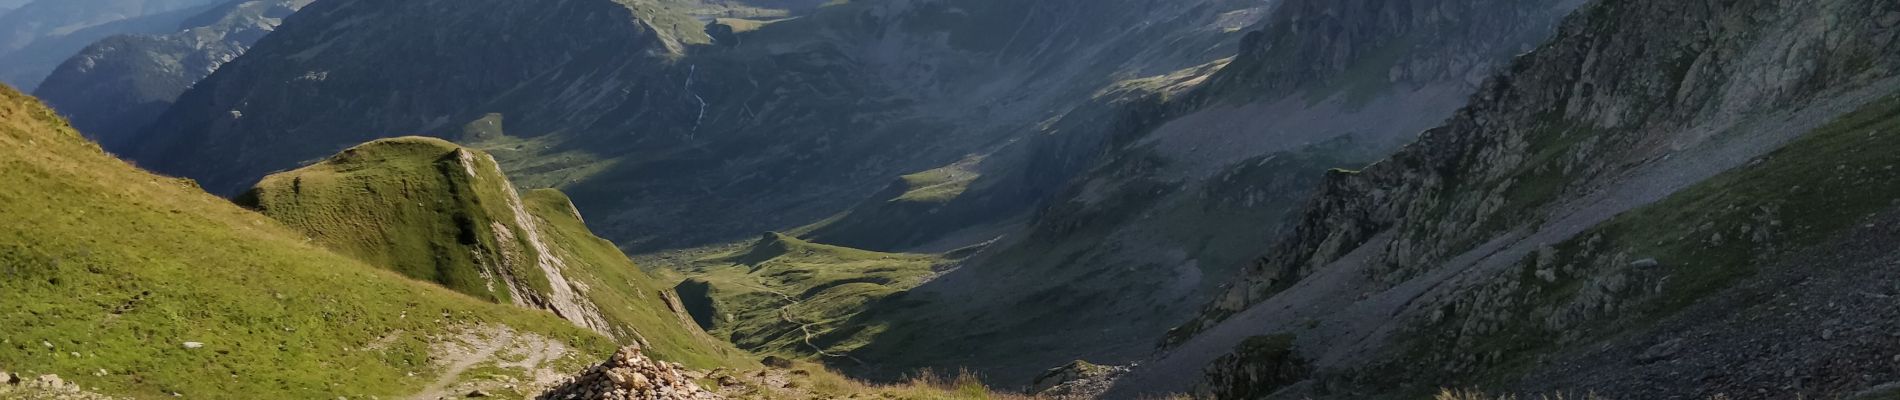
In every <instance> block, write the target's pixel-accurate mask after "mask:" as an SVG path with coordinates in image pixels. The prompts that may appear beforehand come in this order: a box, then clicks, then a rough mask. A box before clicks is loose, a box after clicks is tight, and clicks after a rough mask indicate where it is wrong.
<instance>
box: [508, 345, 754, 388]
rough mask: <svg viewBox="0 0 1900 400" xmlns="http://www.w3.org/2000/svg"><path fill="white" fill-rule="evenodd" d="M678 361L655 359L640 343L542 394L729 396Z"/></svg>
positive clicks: (622, 350) (624, 349) (621, 350)
mask: <svg viewBox="0 0 1900 400" xmlns="http://www.w3.org/2000/svg"><path fill="white" fill-rule="evenodd" d="M689 372H690V371H688V370H687V369H686V368H685V367H683V366H680V365H679V364H678V363H668V362H660V361H654V360H653V359H649V358H647V357H646V356H645V355H643V354H640V347H639V346H628V347H625V348H622V349H620V351H618V352H615V353H614V355H613V358H611V359H608V360H607V362H606V363H603V364H600V365H596V366H593V367H591V368H588V369H587V371H584V372H582V373H581V374H580V375H577V376H575V377H573V378H569V379H567V380H564V381H562V382H561V383H559V384H557V385H555V386H554V388H553V389H550V390H548V391H547V392H546V393H542V394H541V395H540V396H538V397H536V399H541V400H596V399H598V400H635V399H638V400H682V399H693V400H708V399H724V398H725V397H723V396H720V395H718V394H715V393H713V392H710V391H707V390H705V389H701V388H700V387H699V384H697V383H694V382H693V380H692V379H690V378H689V377H688V376H687V374H688V373H689Z"/></svg>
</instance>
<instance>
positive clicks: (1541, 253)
mask: <svg viewBox="0 0 1900 400" xmlns="http://www.w3.org/2000/svg"><path fill="white" fill-rule="evenodd" d="M1889 15H1900V14H1894V5H1892V4H1890V3H1883V2H1877V1H1853V0H1846V1H1830V0H1819V1H1804V2H1793V3H1790V2H1771V1H1739V2H1729V3H1722V4H1713V3H1704V2H1695V1H1599V2H1596V3H1593V4H1591V5H1589V6H1586V7H1585V8H1583V9H1582V10H1581V11H1579V12H1578V14H1577V15H1576V16H1574V17H1572V18H1571V19H1569V20H1567V21H1566V22H1565V24H1564V25H1563V27H1562V29H1560V32H1559V36H1558V38H1556V39H1555V40H1554V41H1552V42H1550V43H1548V44H1546V45H1544V46H1542V47H1540V48H1539V49H1538V50H1537V51H1535V52H1532V53H1530V54H1528V55H1526V56H1523V57H1520V58H1519V59H1518V60H1517V61H1515V62H1514V63H1513V64H1512V66H1511V67H1510V68H1508V69H1506V70H1504V72H1503V73H1502V74H1500V75H1499V76H1497V77H1495V78H1493V79H1492V80H1490V81H1488V82H1487V83H1486V84H1485V85H1484V86H1483V88H1482V89H1481V90H1480V91H1479V92H1478V94H1477V95H1476V96H1474V98H1473V100H1472V103H1471V104H1470V105H1469V106H1467V107H1466V108H1464V109H1463V110H1460V111H1459V112H1458V113H1457V115H1456V116H1455V117H1453V118H1452V119H1451V120H1449V121H1447V122H1446V124H1445V125H1444V126H1442V127H1439V128H1436V129H1433V130H1430V131H1427V132H1426V133H1425V134H1424V135H1422V136H1421V137H1420V138H1419V140H1418V141H1417V142H1415V143H1413V144H1411V145H1409V146H1407V147H1406V148H1405V149H1404V150H1402V151H1400V152H1399V153H1398V154H1396V155H1394V156H1393V157H1390V158H1388V159H1386V160H1384V161H1381V162H1379V163H1377V164H1374V165H1372V166H1370V167H1367V168H1366V169H1365V170H1363V171H1356V172H1355V171H1340V172H1336V173H1334V174H1332V176H1330V177H1329V178H1328V182H1327V184H1326V185H1325V186H1324V188H1322V189H1321V192H1320V193H1319V194H1318V195H1317V196H1316V197H1315V199H1314V200H1313V201H1312V203H1311V204H1310V205H1309V206H1308V209H1307V211H1306V212H1305V213H1304V215H1303V216H1302V217H1300V218H1299V219H1298V225H1297V226H1296V228H1295V230H1294V232H1293V233H1292V234H1290V235H1289V236H1288V237H1287V238H1286V239H1284V240H1282V241H1280V242H1279V244H1277V245H1275V246H1274V247H1273V250H1274V251H1273V252H1272V253H1270V254H1269V255H1268V256H1267V257H1266V258H1265V259H1263V260H1262V261H1261V262H1260V263H1259V264H1258V265H1256V266H1255V267H1254V268H1253V269H1251V270H1249V271H1247V273H1246V274H1245V275H1244V277H1245V280H1246V282H1245V283H1244V284H1241V285H1238V286H1237V287H1236V289H1235V290H1234V291H1231V292H1230V293H1229V294H1228V295H1227V296H1225V297H1223V299H1222V300H1221V301H1220V302H1218V303H1216V304H1215V305H1213V306H1212V307H1211V308H1210V310H1209V311H1208V312H1207V313H1206V314H1205V315H1204V316H1203V318H1202V319H1200V320H1198V321H1197V322H1195V323H1194V324H1191V325H1190V326H1189V327H1188V329H1186V331H1188V332H1202V333H1201V334H1200V335H1198V336H1196V337H1194V338H1193V339H1191V340H1188V341H1187V342H1186V343H1185V344H1184V345H1183V346H1182V347H1180V348H1177V349H1176V350H1175V351H1174V352H1173V353H1171V354H1170V355H1168V356H1165V357H1163V358H1162V361H1161V362H1158V363H1156V364H1153V365H1158V366H1159V367H1158V368H1156V369H1154V371H1161V370H1166V369H1167V368H1168V367H1169V366H1171V365H1179V364H1178V363H1186V364H1194V363H1204V362H1205V361H1202V360H1206V359H1207V357H1208V355H1209V354H1213V353H1218V352H1220V351H1222V350H1219V349H1221V348H1224V347H1231V346H1232V343H1234V342H1235V341H1236V340H1237V339H1236V336H1238V335H1245V334H1247V333H1246V332H1256V334H1257V333H1259V332H1274V331H1290V330H1295V329H1299V328H1296V327H1294V326H1292V324H1289V323H1287V322H1285V321H1288V320H1297V319H1299V318H1314V321H1313V323H1312V324H1311V325H1310V327H1309V328H1307V329H1316V330H1319V331H1320V332H1321V334H1316V335H1309V334H1302V335H1301V340H1302V344H1303V345H1306V346H1305V348H1307V349H1309V351H1310V352H1311V353H1314V354H1315V355H1316V356H1317V357H1316V358H1317V359H1318V360H1320V365H1321V366H1322V367H1326V368H1359V367H1365V366H1368V365H1383V366H1386V367H1390V369H1381V371H1400V370H1404V371H1409V372H1405V374H1408V375H1404V376H1409V377H1414V379H1418V377H1425V378H1422V379H1418V380H1416V381H1412V380H1410V379H1400V380H1398V382H1396V383H1395V382H1385V383H1382V385H1399V386H1403V385H1405V384H1406V383H1405V382H1418V383H1427V382H1429V383H1428V384H1443V383H1444V382H1446V380H1445V379H1464V378H1460V377H1469V376H1470V375H1466V374H1471V373H1479V372H1482V371H1486V370H1487V368H1491V367H1496V366H1500V365H1507V364H1509V363H1511V362H1514V361H1522V360H1524V359H1525V358H1526V357H1532V356H1534V355H1535V354H1537V353H1536V350H1537V349H1540V348H1542V347H1539V346H1544V345H1551V344H1559V345H1561V344H1574V343H1575V341H1576V340H1579V339H1582V338H1585V337H1588V336H1586V335H1582V334H1581V332H1579V331H1577V329H1581V328H1582V327H1584V326H1586V325H1590V324H1594V323H1601V322H1607V321H1605V320H1604V319H1608V321H1617V320H1618V319H1617V318H1619V317H1622V318H1630V317H1628V316H1624V315H1622V314H1621V313H1620V312H1619V311H1620V310H1626V309H1631V307H1635V306H1636V305H1638V304H1651V305H1653V303H1647V300H1640V299H1657V298H1658V297H1653V295H1639V294H1636V293H1635V292H1641V291H1644V290H1648V289H1644V288H1664V287H1667V288H1669V289H1667V290H1670V291H1676V290H1689V291H1690V292H1691V293H1694V292H1697V291H1700V290H1707V289H1708V288H1709V287H1708V286H1705V285H1709V282H1710V281H1707V280H1703V279H1702V278H1700V277H1698V278H1685V279H1691V281H1692V282H1697V283H1675V284H1664V281H1650V280H1646V279H1645V278H1641V277H1639V276H1631V275H1629V274H1628V273H1627V272H1628V270H1629V269H1630V268H1639V269H1640V268H1647V267H1651V266H1655V265H1657V264H1659V263H1658V262H1656V261H1654V260H1643V259H1641V257H1642V256H1640V255H1637V254H1634V253H1632V252H1629V250H1632V249H1630V248H1624V249H1622V250H1610V249H1606V248H1604V246H1606V245H1608V243H1607V242H1602V240H1604V239H1601V238H1599V237H1598V236H1578V235H1579V234H1580V233H1581V232H1585V231H1586V230H1587V229H1591V228H1592V227H1595V226H1599V224H1602V223H1604V222H1606V221H1610V220H1611V218H1612V217H1614V216H1616V215H1617V214H1619V213H1623V212H1625V211H1629V210H1632V209H1636V208H1637V207H1641V206H1644V205H1648V204H1650V203H1652V202H1656V201H1658V200H1660V199H1663V198H1664V197H1665V196H1669V195H1670V194H1672V193H1677V192H1678V191H1681V190H1683V189H1684V188H1687V187H1689V186H1690V185H1692V184H1695V183H1697V182H1700V181H1702V180H1704V179H1708V178H1709V177H1711V176H1715V175H1716V174H1718V173H1721V172H1722V171H1724V170H1727V169H1729V168H1733V167H1736V166H1740V165H1743V164H1744V163H1747V162H1748V161H1749V160H1750V159H1752V158H1754V157H1757V156H1759V155H1762V154H1765V153H1767V152H1768V151H1770V150H1773V149H1775V148H1777V147H1779V146H1781V145H1782V144H1783V143H1786V142H1787V141H1788V140H1789V139H1790V138H1792V137H1795V136H1798V135H1801V134H1803V133H1806V132H1809V131H1810V130H1813V129H1815V128H1816V127H1819V126H1821V124H1822V123H1823V122H1826V121H1828V120H1830V119H1833V118H1835V117H1836V116H1839V115H1842V114H1843V113H1846V112H1847V111H1851V110H1855V109H1859V108H1861V105H1862V104H1866V103H1867V102H1869V101H1871V100H1873V99H1875V98H1877V97H1878V96H1880V95H1882V94H1884V93H1888V92H1890V91H1891V90H1892V89H1893V82H1892V79H1891V78H1890V77H1891V76H1892V75H1893V74H1894V66H1895V64H1896V62H1900V60H1896V59H1895V58H1896V57H1894V56H1893V55H1894V54H1896V53H1895V51H1894V50H1895V48H1894V46H1895V43H1894V42H1895V34H1896V33H1895V26H1894V25H1895V23H1893V22H1891V21H1900V17H1895V18H1893V19H1891V20H1889V19H1884V17H1882V16H1889ZM1850 38H1851V39H1850ZM1681 206H1683V207H1696V206H1689V205H1686V204H1682V205H1681ZM1572 240H1575V241H1574V242H1571V241H1572ZM1558 243H1569V244H1566V245H1563V246H1558V248H1551V247H1546V246H1552V245H1555V244H1558ZM1612 248H1614V247H1612ZM1559 249H1562V250H1559ZM1579 255H1581V256H1582V257H1584V258H1586V259H1595V261H1592V262H1586V263H1585V265H1594V267H1577V266H1575V265H1574V264H1568V263H1569V262H1570V261H1574V259H1571V258H1570V257H1577V256H1579ZM1514 266H1515V267H1522V269H1518V268H1512V267H1514ZM1578 268H1581V270H1582V271H1592V272H1586V273H1581V274H1578V271H1579V269H1578ZM1652 278H1654V277H1652ZM1535 280H1542V281H1543V282H1544V283H1538V284H1532V283H1531V282H1534V281H1535ZM1558 282H1563V283H1558ZM1717 282H1719V281H1717ZM1551 283H1558V284H1557V285H1558V287H1567V288H1570V289H1566V290H1554V291H1553V290H1546V289H1548V286H1545V285H1546V284H1551ZM1568 285H1576V286H1568ZM1657 285H1662V286H1657ZM1714 285H1715V287H1720V286H1721V285H1722V284H1720V283H1717V284H1714ZM1678 286H1682V287H1678ZM1579 287H1580V288H1581V289H1578V288H1579ZM1540 288H1542V289H1540ZM1695 288H1701V289H1695ZM1571 289H1574V290H1571ZM1632 291H1635V292H1632ZM1677 295H1682V293H1679V292H1678V293H1677ZM1526 296H1528V297H1526ZM1660 298H1665V299H1666V298H1670V297H1669V296H1663V297H1660ZM1672 301H1673V302H1677V303H1680V302H1682V301H1693V297H1689V298H1687V299H1686V300H1685V298H1682V297H1675V300H1672ZM1551 304H1554V305H1551ZM1526 307H1529V308H1528V309H1526ZM1302 309H1311V311H1305V310H1302ZM1636 309H1639V310H1641V309H1644V308H1640V307H1639V308H1636ZM1667 310H1668V308H1667V307H1664V308H1661V309H1656V310H1651V311H1652V312H1655V313H1654V314H1647V315H1649V316H1650V317H1656V316H1659V315H1667ZM1223 320H1224V321H1226V322H1225V323H1219V321H1223ZM1592 321H1595V322H1592ZM1408 327H1412V328H1416V329H1410V328H1408ZM1408 338H1415V339H1417V340H1419V341H1418V342H1412V341H1411V340H1413V339H1408ZM1558 338H1564V339H1558ZM1520 340H1528V342H1522V341H1520ZM1395 344H1398V346H1394V345H1395ZM1394 347H1399V348H1404V349H1410V350H1412V351H1414V352H1411V353H1402V352H1395V351H1390V349H1392V348H1394ZM1407 354H1409V355H1407ZM1421 354H1422V355H1421ZM1380 355H1390V356H1392V357H1386V358H1385V361H1377V362H1375V361H1374V360H1378V359H1380ZM1401 355H1405V356H1401ZM1421 360H1430V361H1421ZM1418 362H1436V363H1438V364H1436V365H1435V366H1436V367H1435V368H1428V370H1429V371H1420V370H1419V369H1417V368H1412V367H1415V366H1416V365H1417V364H1416V363H1418ZM1407 363H1411V364H1407ZM1140 372H1141V371H1137V373H1138V374H1139V373H1140ZM1155 375H1166V374H1165V373H1157V374H1155ZM1128 384H1129V385H1130V386H1131V387H1133V386H1141V385H1146V384H1152V381H1149V380H1136V381H1131V382H1128Z"/></svg>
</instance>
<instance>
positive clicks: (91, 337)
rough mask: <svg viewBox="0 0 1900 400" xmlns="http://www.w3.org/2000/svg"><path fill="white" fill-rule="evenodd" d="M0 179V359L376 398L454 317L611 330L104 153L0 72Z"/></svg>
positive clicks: (79, 378)
mask: <svg viewBox="0 0 1900 400" xmlns="http://www.w3.org/2000/svg"><path fill="white" fill-rule="evenodd" d="M0 188H4V190H0V219H4V220H5V221H6V222H5V223H0V368H4V369H7V370H9V371H14V372H17V373H22V374H42V373H56V374H60V375H61V376H63V377H65V378H66V379H68V380H70V381H75V382H77V383H78V384H80V385H81V386H84V387H87V388H92V387H97V388H99V391H101V392H104V393H108V394H117V395H128V396H133V397H140V398H157V397H169V396H171V395H172V393H177V394H180V395H183V396H186V397H193V398H336V397H338V396H348V397H350V398H360V397H366V396H371V395H375V396H382V397H385V398H390V397H399V396H401V395H406V394H408V391H409V390H413V389H414V388H417V387H422V386H426V385H427V384H428V383H429V382H430V381H432V380H433V379H435V376H434V375H436V374H437V373H438V371H435V367H432V366H431V364H430V362H429V360H428V355H429V342H430V340H429V338H431V337H434V336H437V335H441V334H444V333H445V332H448V331H449V330H450V329H451V328H454V327H457V326H461V325H465V324H475V323H488V324H504V325H508V326H512V327H514V328H515V329H517V330H520V331H524V332H533V333H538V334H541V335H545V336H548V337H550V338H555V339H558V340H563V341H566V342H568V343H569V344H570V345H573V346H576V347H577V350H581V351H583V352H589V353H597V354H604V353H605V352H607V351H609V350H610V349H611V348H612V347H613V346H614V344H613V343H610V342H609V341H608V340H607V339H606V338H604V337H601V336H599V335H596V334H594V333H592V332H589V331H586V330H582V329H580V328H576V327H574V326H572V325H570V324H568V323H566V322H565V321H561V320H559V319H557V318H555V317H554V316H553V315H549V314H547V313H544V312H537V311H532V310H527V309H521V308H516V307H511V306H505V305H499V304H493V303H489V302H484V301H481V300H478V299H475V298H471V297H468V296H464V295H461V294H458V293H456V292H453V291H450V290H448V289H444V288H442V287H440V286H436V285H432V284H428V283H425V282H419V281H415V280H411V279H407V278H404V277H403V276H401V275H398V274H396V273H392V272H389V271H386V270H383V269H381V268H377V267H372V266H370V265H368V264H365V263H363V262H361V261H358V260H355V259H352V258H350V257H345V256H342V255H338V254H336V253H332V252H329V251H326V250H324V249H321V248H319V247H317V246H316V245H315V244H313V243H309V240H308V239H307V238H306V237H305V236H303V235H301V234H298V233H294V232H292V231H290V230H288V229H285V228H283V227H282V226H281V225H278V224H277V223H276V222H274V221H271V220H269V219H267V218H265V217H263V216H261V215H258V214H255V213H252V212H249V211H246V210H244V209H242V208H239V207H237V206H234V205H232V204H230V203H228V202H226V201H225V200H224V199H220V198H217V197H214V196H211V195H208V194H205V193H204V192H203V191H201V190H199V189H198V188H197V187H196V186H195V185H193V184H191V183H189V182H185V181H180V180H177V179H171V178H165V177H160V176H156V175H152V174H149V173H146V172H143V171H140V170H138V169H136V168H134V167H132V166H130V165H127V164H125V163H124V162H121V161H119V160H117V159H114V158H112V157H111V156H108V155H106V154H105V153H103V152H101V151H100V150H99V149H98V147H97V146H96V145H94V144H92V143H90V142H87V141H86V140H85V139H82V138H81V137H80V136H79V134H78V133H76V132H74V131H73V130H72V129H71V128H70V127H68V126H67V124H66V123H65V122H64V121H62V120H60V119H59V118H58V117H57V116H55V114H54V113H53V111H51V110H49V109H47V108H45V107H44V106H41V105H40V104H39V103H38V102H37V101H35V100H33V99H31V98H29V97H27V96H25V95H22V94H20V93H18V92H17V91H14V90H13V89H10V88H0ZM186 342H196V343H201V344H202V347H199V348H187V346H185V345H184V343H186ZM372 343H374V344H376V345H375V346H372Z"/></svg>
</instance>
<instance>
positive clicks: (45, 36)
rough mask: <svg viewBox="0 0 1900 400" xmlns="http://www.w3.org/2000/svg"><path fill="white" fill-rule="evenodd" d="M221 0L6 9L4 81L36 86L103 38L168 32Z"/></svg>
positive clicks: (60, 0)
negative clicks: (65, 62)
mask: <svg viewBox="0 0 1900 400" xmlns="http://www.w3.org/2000/svg"><path fill="white" fill-rule="evenodd" d="M217 1H218V0H40V1H34V2H31V3H27V4H24V5H22V6H20V7H19V8H18V9H15V10H13V11H12V12H8V13H5V14H0V65H3V66H5V67H4V68H3V69H0V81H4V82H6V83H7V84H10V85H14V86H16V87H19V88H22V89H24V90H29V91H30V90H32V89H34V87H36V86H37V85H39V83H40V80H41V79H44V78H45V77H46V75H47V74H48V73H50V72H52V70H53V68H54V67H58V66H59V63H60V61H63V60H65V59H66V58H67V57H71V56H72V55H73V53H75V52H78V51H79V49H82V48H85V47H86V45H88V44H91V43H92V42H94V41H97V40H99V39H102V38H105V37H108V36H112V35H116V34H124V33H165V32H171V31H173V30H176V29H178V23H179V21H182V20H184V19H185V18H189V17H191V16H192V15H196V14H197V13H199V12H202V11H203V10H204V7H208V6H209V5H210V4H212V3H215V2H217Z"/></svg>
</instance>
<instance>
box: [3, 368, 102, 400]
mask: <svg viewBox="0 0 1900 400" xmlns="http://www.w3.org/2000/svg"><path fill="white" fill-rule="evenodd" d="M0 399H19V400H39V399H59V400H113V399H114V397H112V396H106V395H101V394H98V393H93V392H89V391H86V389H85V388H83V387H80V386H79V385H78V384H74V383H72V382H67V381H66V380H65V379H60V377H59V375H51V374H48V375H40V376H38V377H31V378H29V377H24V376H20V375H19V374H15V373H12V372H7V371H0Z"/></svg>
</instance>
